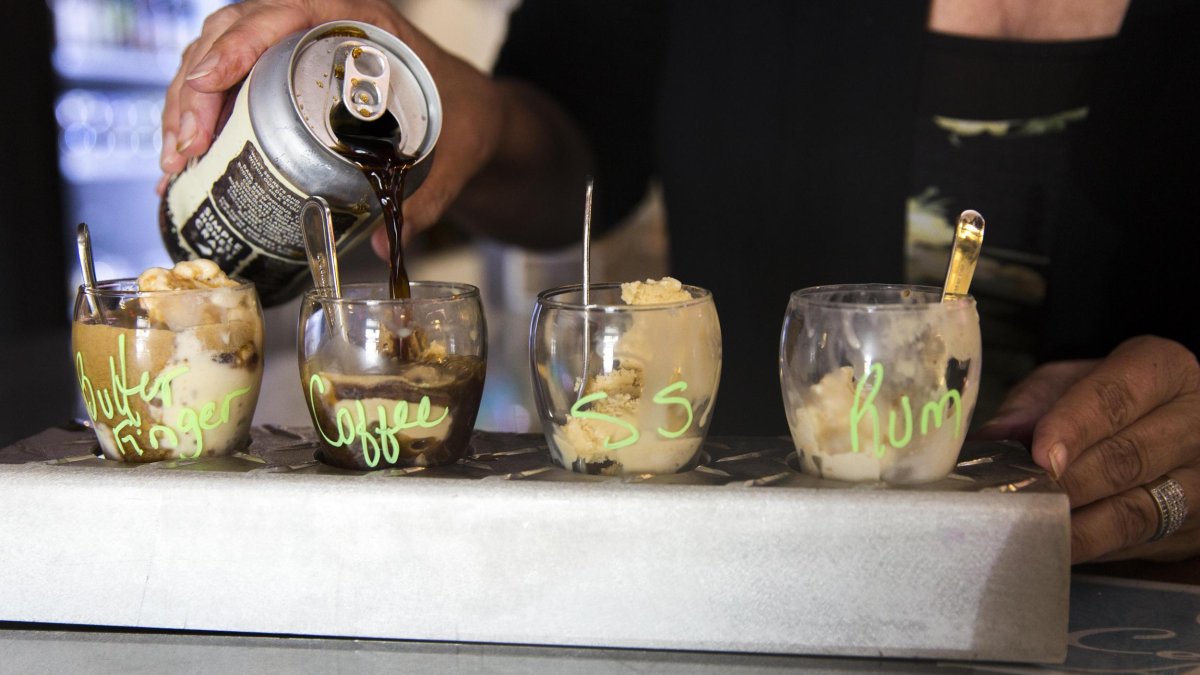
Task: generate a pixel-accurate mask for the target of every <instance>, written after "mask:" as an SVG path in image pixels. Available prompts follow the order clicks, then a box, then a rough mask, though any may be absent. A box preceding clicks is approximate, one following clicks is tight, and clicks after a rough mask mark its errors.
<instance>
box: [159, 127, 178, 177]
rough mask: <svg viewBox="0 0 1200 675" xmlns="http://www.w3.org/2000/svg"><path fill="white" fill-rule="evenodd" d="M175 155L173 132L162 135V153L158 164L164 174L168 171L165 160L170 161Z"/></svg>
mask: <svg viewBox="0 0 1200 675" xmlns="http://www.w3.org/2000/svg"><path fill="white" fill-rule="evenodd" d="M174 154H175V132H174V131H168V132H167V133H165V134H163V145H162V153H160V154H159V159H158V163H159V165H160V166H161V167H162V170H163V172H164V173H166V172H167V171H169V169H168V168H167V160H169V159H172V158H173V155H174Z"/></svg>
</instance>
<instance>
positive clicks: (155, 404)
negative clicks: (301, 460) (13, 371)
mask: <svg viewBox="0 0 1200 675" xmlns="http://www.w3.org/2000/svg"><path fill="white" fill-rule="evenodd" d="M71 345H72V347H71V351H72V356H73V357H74V360H75V374H76V378H77V381H78V383H79V390H80V393H81V395H82V397H83V403H84V406H85V407H86V408H87V412H88V416H89V417H90V418H91V421H92V424H93V427H94V428H95V430H96V438H97V439H98V440H99V442H100V448H101V450H102V451H103V452H104V456H105V457H107V458H108V459H113V460H119V461H125V462H152V461H156V460H162V459H190V458H195V457H213V456H220V455H228V454H230V453H233V452H236V451H239V450H242V449H244V448H245V447H246V446H247V445H248V444H249V442H250V423H251V421H252V419H253V417H254V408H255V405H256V404H257V403H258V393H259V387H260V385H261V383H262V372H263V363H262V353H263V352H262V347H263V318H262V309H261V308H260V306H259V301H258V295H257V294H256V293H255V290H254V286H253V285H252V284H249V283H243V282H240V281H236V280H233V279H229V278H228V277H226V276H225V275H224V274H223V273H222V272H221V271H220V269H219V268H218V267H217V265H216V264H215V263H213V262H211V261H208V260H196V261H190V262H182V263H179V264H178V265H176V266H175V267H174V268H173V269H170V270H168V269H162V268H151V269H149V270H146V271H145V272H143V273H142V275H141V276H139V277H138V278H137V279H117V280H112V281H104V282H100V283H98V284H97V285H96V286H95V287H93V288H84V287H82V286H81V287H80V289H79V293H78V295H77V297H76V300H75V313H74V321H73V323H72V328H71Z"/></svg>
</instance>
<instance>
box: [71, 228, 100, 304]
mask: <svg viewBox="0 0 1200 675" xmlns="http://www.w3.org/2000/svg"><path fill="white" fill-rule="evenodd" d="M75 246H76V249H77V250H78V251H79V266H80V267H82V268H83V289H84V295H85V296H87V299H88V305H90V306H91V308H92V313H93V314H95V315H97V316H99V317H100V319H101V320H102V321H103V319H104V314H103V313H102V312H101V310H100V303H99V302H97V301H96V298H95V297H93V296H92V293H93V292H94V291H95V290H96V263H95V260H94V258H93V257H92V235H91V234H90V233H89V232H88V226H87V223H80V224H79V227H78V228H76V229H75Z"/></svg>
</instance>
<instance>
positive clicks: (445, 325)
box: [299, 281, 487, 470]
mask: <svg viewBox="0 0 1200 675" xmlns="http://www.w3.org/2000/svg"><path fill="white" fill-rule="evenodd" d="M410 288H411V290H412V297H411V298H407V299H399V300H392V299H389V297H388V288H387V286H386V285H384V284H348V285H343V286H342V289H341V290H342V296H341V297H340V298H334V297H332V296H331V294H330V292H329V290H328V289H313V290H310V291H309V292H307V293H305V294H304V300H303V304H302V307H301V313H300V349H299V356H300V378H301V384H302V385H303V387H304V400H305V402H306V403H307V404H308V411H309V414H310V415H311V416H312V421H313V426H314V427H315V429H316V431H317V435H318V437H319V439H320V441H321V442H322V444H323V446H324V447H323V448H322V451H321V460H322V461H324V462H326V463H328V464H332V465H334V466H339V467H342V468H346V469H358V470H373V469H384V468H390V467H406V466H432V465H436V464H447V463H450V462H454V461H456V460H458V459H459V458H461V457H464V456H465V455H466V454H467V449H468V446H469V444H470V440H471V431H472V430H473V429H474V428H475V416H476V415H477V414H478V413H479V400H480V398H481V397H482V395H483V379H484V370H485V366H486V363H487V323H486V321H485V319H484V315H483V305H482V304H481V303H480V300H479V289H477V288H475V287H474V286H471V285H468V284H455V283H443V282H432V281H414V282H412V283H411V284H410Z"/></svg>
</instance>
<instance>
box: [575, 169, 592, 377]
mask: <svg viewBox="0 0 1200 675" xmlns="http://www.w3.org/2000/svg"><path fill="white" fill-rule="evenodd" d="M593 187H594V181H593V180H592V177H591V176H588V179H587V191H586V192H585V193H584V195H583V307H584V309H583V371H582V375H581V376H580V378H579V392H578V396H577V397H576V398H583V392H584V390H585V389H586V388H587V376H588V356H589V354H590V353H591V351H592V331H591V327H590V326H589V325H588V309H587V308H588V307H589V306H590V305H591V304H592V188H593Z"/></svg>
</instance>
